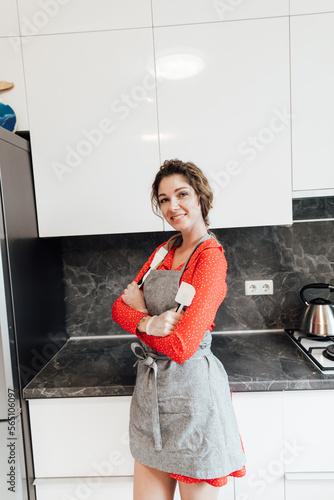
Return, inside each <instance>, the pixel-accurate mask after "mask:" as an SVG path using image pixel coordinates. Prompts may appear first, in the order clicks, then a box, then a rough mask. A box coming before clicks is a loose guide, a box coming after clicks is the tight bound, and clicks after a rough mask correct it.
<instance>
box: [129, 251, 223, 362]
mask: <svg viewBox="0 0 334 500" xmlns="http://www.w3.org/2000/svg"><path fill="white" fill-rule="evenodd" d="M226 270H227V263H226V259H225V257H224V253H223V250H222V248H221V247H219V246H218V245H217V246H216V247H211V248H206V249H204V250H203V251H201V252H200V254H199V256H198V258H197V259H196V262H195V263H194V264H193V265H192V266H190V267H189V268H187V269H186V270H185V272H184V273H183V276H182V281H186V282H188V283H191V284H192V285H193V286H194V287H195V290H196V294H195V297H194V299H193V301H192V303H191V305H190V306H189V307H188V308H187V309H186V312H185V314H184V316H183V318H182V320H181V321H179V323H178V324H177V326H176V328H175V330H174V332H173V333H172V334H171V335H169V336H168V337H154V336H150V335H147V334H146V333H140V332H138V331H137V332H136V335H137V336H138V337H139V338H140V339H141V340H143V342H145V344H147V345H148V346H150V347H152V348H153V349H155V350H156V351H158V352H161V353H163V354H166V355H167V356H169V357H170V358H171V359H173V360H174V361H176V362H177V363H183V362H184V361H186V360H187V359H188V358H190V356H192V355H193V354H194V353H195V352H196V351H197V349H198V346H199V344H200V342H201V340H202V339H203V337H204V334H205V332H206V331H207V330H210V331H212V328H213V327H214V323H213V321H214V318H215V315H216V313H217V309H218V307H219V306H220V304H221V303H222V301H223V300H224V298H225V295H226V288H227V287H226V282H225V278H226Z"/></svg>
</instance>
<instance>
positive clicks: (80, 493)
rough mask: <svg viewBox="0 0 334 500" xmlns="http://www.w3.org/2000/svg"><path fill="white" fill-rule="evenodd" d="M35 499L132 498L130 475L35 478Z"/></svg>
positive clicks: (91, 499) (96, 499)
mask: <svg viewBox="0 0 334 500" xmlns="http://www.w3.org/2000/svg"><path fill="white" fill-rule="evenodd" d="M34 485H35V489H36V499H37V500H78V499H84V498H85V499H88V498H89V500H111V499H115V500H132V498H133V494H132V489H133V478H132V477H108V478H104V477H94V478H92V477H80V478H62V479H37V480H36V481H35V482H34Z"/></svg>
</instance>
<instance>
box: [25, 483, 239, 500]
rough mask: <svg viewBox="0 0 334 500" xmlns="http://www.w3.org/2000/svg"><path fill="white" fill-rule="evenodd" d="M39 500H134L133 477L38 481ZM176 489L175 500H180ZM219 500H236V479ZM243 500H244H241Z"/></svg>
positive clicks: (220, 492)
mask: <svg viewBox="0 0 334 500" xmlns="http://www.w3.org/2000/svg"><path fill="white" fill-rule="evenodd" d="M34 485H35V488H36V497H37V500H77V499H80V498H82V499H89V500H132V499H133V493H132V489H133V478H132V477H108V478H103V477H94V478H91V477H80V478H61V479H36V480H35V482H34ZM180 498H181V497H180V492H179V488H178V486H177V487H176V491H175V495H174V500H180ZM218 500H234V479H233V478H230V479H229V482H228V484H227V485H226V486H224V487H223V488H220V489H219V496H218ZM240 500H242V499H240Z"/></svg>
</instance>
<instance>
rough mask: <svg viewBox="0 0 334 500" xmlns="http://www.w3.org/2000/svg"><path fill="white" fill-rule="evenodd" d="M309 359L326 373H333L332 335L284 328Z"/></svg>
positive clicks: (333, 346)
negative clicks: (320, 335)
mask: <svg viewBox="0 0 334 500" xmlns="http://www.w3.org/2000/svg"><path fill="white" fill-rule="evenodd" d="M285 331H286V333H287V334H288V335H289V337H290V339H291V340H292V341H293V342H294V343H295V344H296V345H297V346H298V347H299V349H301V351H303V353H304V354H305V355H306V356H307V357H308V359H309V360H310V361H312V363H313V364H314V365H315V366H316V367H317V368H318V370H320V371H321V372H322V373H324V374H327V375H334V336H333V337H319V336H318V335H307V334H305V333H303V332H301V331H300V330H285Z"/></svg>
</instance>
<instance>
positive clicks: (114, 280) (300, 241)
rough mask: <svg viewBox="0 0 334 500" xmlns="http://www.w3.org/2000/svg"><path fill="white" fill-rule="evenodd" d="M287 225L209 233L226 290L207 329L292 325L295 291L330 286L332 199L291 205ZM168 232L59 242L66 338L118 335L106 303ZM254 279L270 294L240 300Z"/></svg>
mask: <svg viewBox="0 0 334 500" xmlns="http://www.w3.org/2000/svg"><path fill="white" fill-rule="evenodd" d="M294 220H295V222H294V224H293V225H292V226H290V227H283V226H274V227H271V226H270V227H254V228H236V229H219V230H215V231H214V232H215V234H216V236H217V237H218V238H219V240H220V241H221V243H222V245H223V247H224V249H225V255H226V259H227V262H228V266H229V268H228V276H227V284H228V292H227V296H226V299H225V300H224V302H223V304H222V305H221V306H220V308H219V310H218V313H217V316H216V320H215V323H216V328H215V331H240V330H241V331H249V330H262V329H282V328H293V327H297V326H298V322H299V316H300V313H301V311H302V309H303V303H302V301H301V299H300V297H299V290H300V288H301V287H302V286H304V285H305V284H308V283H314V282H324V283H334V198H333V197H331V198H316V199H315V198H312V199H304V200H294ZM172 234H173V233H162V232H157V233H136V234H118V235H99V236H82V237H81V236H80V237H64V238H61V244H62V257H63V264H64V282H65V302H66V309H67V333H68V335H69V336H89V335H115V334H120V333H124V331H123V330H122V329H121V328H120V327H119V326H118V325H117V324H115V323H114V322H113V320H112V318H111V307H112V304H113V302H114V300H115V299H116V298H117V297H118V296H119V295H120V293H121V292H122V291H123V289H124V288H125V286H126V285H127V284H128V283H129V282H130V281H132V279H133V278H134V277H135V275H136V274H137V272H138V271H139V269H140V267H141V266H142V265H143V263H144V262H145V261H146V260H147V258H148V257H149V255H150V254H151V253H152V252H153V250H154V249H155V247H156V246H158V245H159V244H160V243H162V242H163V241H166V240H167V239H168V238H169V237H170V236H171V235H172ZM255 279H256V280H258V279H272V280H273V283H274V294H273V295H270V296H251V297H250V296H246V295H245V289H244V287H245V281H246V280H255ZM310 293H312V292H310ZM315 293H316V295H317V296H318V295H319V291H315ZM320 293H322V292H321V291H320ZM324 293H325V296H326V292H324ZM327 296H328V294H327Z"/></svg>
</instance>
